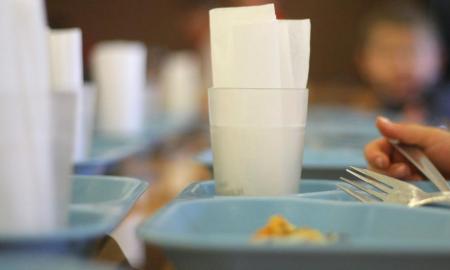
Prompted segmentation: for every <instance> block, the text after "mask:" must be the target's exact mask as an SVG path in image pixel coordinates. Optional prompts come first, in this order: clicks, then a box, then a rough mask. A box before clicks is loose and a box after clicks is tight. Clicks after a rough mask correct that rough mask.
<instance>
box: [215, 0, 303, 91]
mask: <svg viewBox="0 0 450 270" xmlns="http://www.w3.org/2000/svg"><path fill="white" fill-rule="evenodd" d="M210 28H211V57H212V59H211V61H212V73H213V86H214V87H241V88H305V87H306V84H307V78H308V70H309V43H310V22H309V20H276V18H275V9H274V6H273V5H272V4H270V5H262V6H253V7H238V8H218V9H212V10H211V11H210Z"/></svg>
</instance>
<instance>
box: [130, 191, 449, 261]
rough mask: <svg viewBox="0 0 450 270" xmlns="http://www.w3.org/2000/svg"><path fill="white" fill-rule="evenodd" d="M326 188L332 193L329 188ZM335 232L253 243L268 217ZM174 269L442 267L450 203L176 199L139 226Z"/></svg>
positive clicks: (281, 198) (447, 242)
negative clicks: (326, 241)
mask: <svg viewBox="0 0 450 270" xmlns="http://www.w3.org/2000/svg"><path fill="white" fill-rule="evenodd" d="M324 193H327V192H324ZM274 214H281V215H283V216H285V217H286V218H287V219H289V220H290V221H291V222H292V223H294V224H296V225H297V226H308V227H312V228H316V229H319V230H321V231H322V232H325V233H337V234H339V235H340V238H339V240H338V241H337V242H335V243H333V244H330V245H325V246H317V245H302V244H292V243H291V244H280V243H278V244H275V243H272V244H256V243H252V242H251V241H250V238H251V236H252V234H253V233H254V232H255V231H256V230H257V229H258V228H260V227H262V226H263V225H264V224H265V223H266V222H267V220H268V218H269V217H270V216H271V215H274ZM138 235H139V237H141V238H142V239H143V240H145V241H146V242H147V243H148V244H151V245H156V246H159V247H161V248H162V249H163V250H164V251H165V253H166V255H167V256H168V257H169V259H171V261H172V262H173V263H174V265H175V267H176V268H177V269H212V266H213V269H259V270H261V269H288V270H289V269H327V270H329V269H342V270H343V269H346V270H348V269H378V270H379V269H445V268H446V267H448V265H450V209H448V208H433V207H423V208H407V207H403V206H396V205H387V204H372V205H367V204H362V203H357V202H352V201H327V200H316V199H311V198H304V197H297V198H296V197H277V198H274V197H270V198H268V197H267V198H249V197H244V198H242V197H220V198H214V199H196V200H178V201H175V202H174V203H172V204H171V205H169V206H167V207H166V208H163V209H162V210H160V211H159V212H158V213H157V214H156V215H155V216H154V217H153V218H151V219H148V220H147V221H146V222H144V223H143V224H142V225H141V226H140V227H139V229H138Z"/></svg>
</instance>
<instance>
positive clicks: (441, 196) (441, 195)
mask: <svg viewBox="0 0 450 270" xmlns="http://www.w3.org/2000/svg"><path fill="white" fill-rule="evenodd" d="M429 195H430V197H429V198H426V199H423V200H420V201H418V202H417V203H416V205H417V206H419V205H425V204H431V203H446V204H447V203H448V204H450V192H448V191H447V192H434V193H429Z"/></svg>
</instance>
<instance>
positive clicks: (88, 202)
mask: <svg viewBox="0 0 450 270" xmlns="http://www.w3.org/2000/svg"><path fill="white" fill-rule="evenodd" d="M147 186H148V184H147V183H145V182H143V181H140V180H137V179H132V178H124V177H113V176H74V177H73V186H72V201H71V203H70V205H69V222H68V225H67V226H66V227H65V228H62V229H60V230H57V231H54V232H51V233H47V234H41V235H34V236H25V235H22V236H13V235H8V234H3V235H1V234H0V251H1V253H4V252H22V251H27V252H35V251H36V252H37V251H45V252H51V253H55V254H64V253H70V254H77V255H89V252H90V249H91V248H92V246H93V245H92V241H95V240H97V239H99V238H101V237H103V236H105V235H106V234H108V233H110V232H111V231H112V230H113V229H114V228H115V227H116V226H117V225H118V224H119V223H120V222H121V221H122V219H123V218H124V217H125V216H126V215H127V213H128V211H129V210H130V209H131V207H132V206H133V205H134V203H135V202H136V200H137V199H138V198H139V196H141V194H142V193H143V192H144V191H145V190H146V189H147Z"/></svg>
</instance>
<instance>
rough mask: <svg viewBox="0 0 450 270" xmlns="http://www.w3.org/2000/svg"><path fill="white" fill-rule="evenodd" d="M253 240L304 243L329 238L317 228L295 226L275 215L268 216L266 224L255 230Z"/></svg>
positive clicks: (326, 240) (322, 240)
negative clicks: (296, 241)
mask: <svg viewBox="0 0 450 270" xmlns="http://www.w3.org/2000/svg"><path fill="white" fill-rule="evenodd" d="M253 239H254V240H298V241H300V242H306V243H316V244H321V243H326V242H328V241H329V239H328V238H327V237H326V236H325V235H324V234H322V233H321V232H320V231H319V230H316V229H312V228H307V227H296V226H295V225H293V224H291V223H290V222H289V221H288V220H287V219H285V218H284V217H283V216H280V215H275V216H272V217H270V218H269V221H268V222H267V224H266V225H265V226H264V227H262V228H261V229H259V230H258V231H256V233H255V234H254V235H253Z"/></svg>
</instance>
